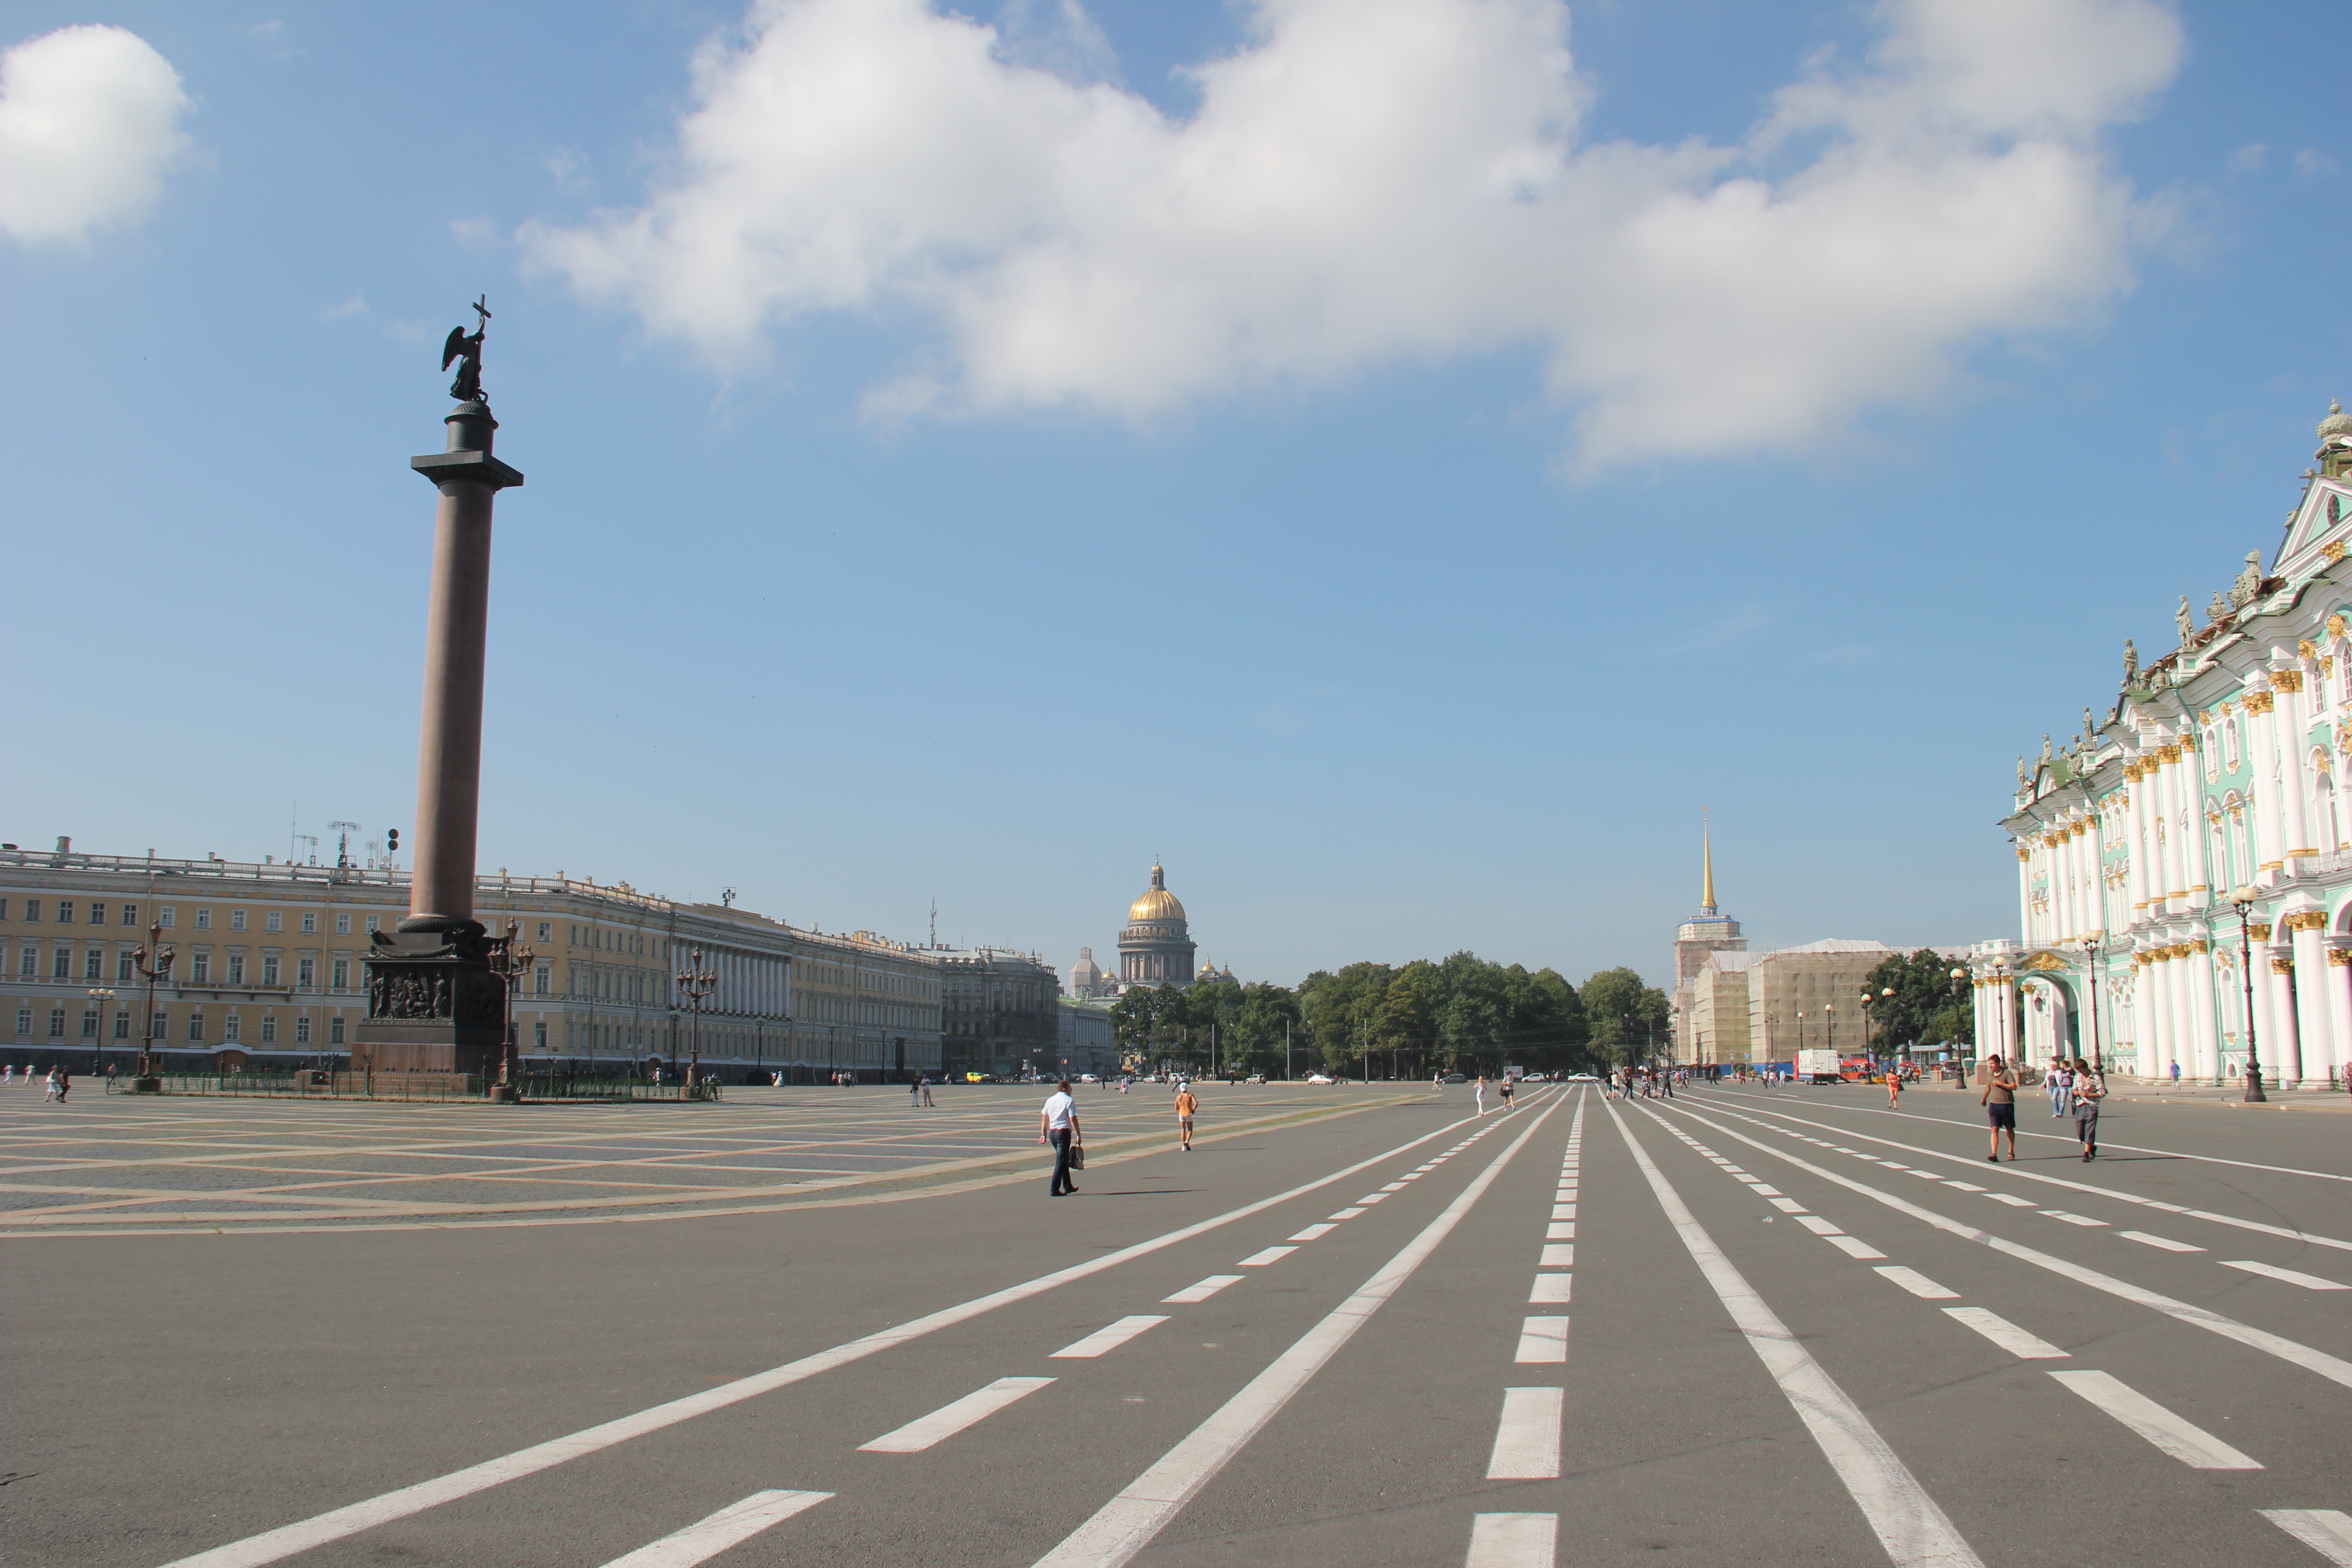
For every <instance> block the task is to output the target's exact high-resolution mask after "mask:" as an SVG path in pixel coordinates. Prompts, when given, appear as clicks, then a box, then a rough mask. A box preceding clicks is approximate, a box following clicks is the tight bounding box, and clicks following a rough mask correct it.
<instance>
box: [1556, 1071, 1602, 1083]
mask: <svg viewBox="0 0 2352 1568" xmlns="http://www.w3.org/2000/svg"><path fill="white" fill-rule="evenodd" d="M1561 1081H1563V1082H1566V1083H1599V1082H1600V1081H1601V1079H1600V1078H1599V1077H1598V1076H1597V1075H1595V1074H1592V1073H1589V1072H1572V1073H1570V1074H1569V1075H1568V1077H1567V1078H1566V1079H1563V1080H1561Z"/></svg>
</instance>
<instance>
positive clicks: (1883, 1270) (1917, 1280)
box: [1871, 1263, 1960, 1301]
mask: <svg viewBox="0 0 2352 1568" xmlns="http://www.w3.org/2000/svg"><path fill="white" fill-rule="evenodd" d="M1871 1272H1872V1273H1873V1274H1879V1275H1884V1276H1885V1278H1887V1279H1892V1280H1894V1281H1895V1283H1896V1284H1897V1285H1900V1286H1902V1287H1903V1289H1906V1290H1908V1291H1910V1292H1911V1294H1913V1295H1914V1296H1920V1297H1925V1298H1926V1299H1927V1300H1930V1301H1953V1300H1958V1299H1959V1295H1960V1293H1959V1292H1958V1290H1951V1289H1946V1288H1945V1287H1943V1286H1941V1285H1938V1284H1937V1283H1936V1282H1935V1281H1934V1280H1933V1279H1928V1278H1927V1276H1926V1275H1925V1274H1922V1273H1920V1272H1919V1271H1918V1270H1917V1269H1916V1268H1904V1267H1903V1265H1901V1264H1900V1263H1882V1264H1880V1265H1879V1266H1878V1267H1877V1268H1874V1269H1872V1270H1871Z"/></svg>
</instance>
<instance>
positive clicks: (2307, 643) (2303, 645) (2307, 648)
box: [2294, 637, 2319, 658]
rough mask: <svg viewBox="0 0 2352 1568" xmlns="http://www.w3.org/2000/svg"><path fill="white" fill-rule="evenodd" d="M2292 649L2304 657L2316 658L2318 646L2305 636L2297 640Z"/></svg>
mask: <svg viewBox="0 0 2352 1568" xmlns="http://www.w3.org/2000/svg"><path fill="white" fill-rule="evenodd" d="M2294 651H2295V652H2296V653H2298V654H2300V655H2302V656H2303V657H2304V658H2318V657H2319V646H2318V645H2317V644H2316V643H2315V642H2313V641H2312V640H2311V639H2310V638H2309V637H2305V638H2303V639H2302V640H2301V641H2299V642H2297V643H2296V644H2295V645H2294Z"/></svg>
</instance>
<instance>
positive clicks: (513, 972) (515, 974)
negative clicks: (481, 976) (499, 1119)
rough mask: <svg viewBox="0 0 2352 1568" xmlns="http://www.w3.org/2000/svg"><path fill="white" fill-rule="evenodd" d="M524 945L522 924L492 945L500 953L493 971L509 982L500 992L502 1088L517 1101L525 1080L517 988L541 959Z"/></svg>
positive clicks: (512, 926) (493, 959) (515, 924)
mask: <svg viewBox="0 0 2352 1568" xmlns="http://www.w3.org/2000/svg"><path fill="white" fill-rule="evenodd" d="M521 942H522V922H521V921H507V934H506V935H505V936H503V937H500V938H499V939H498V940H497V941H496V942H493V943H492V944H491V945H492V946H493V947H494V948H495V949H496V950H497V951H496V952H494V953H492V955H491V958H490V967H491V969H493V970H494V971H496V972H497V973H499V975H500V976H502V977H503V978H504V979H505V981H506V984H505V985H503V986H501V987H500V988H499V994H500V996H501V997H502V998H503V1000H504V1004H505V1006H506V1015H507V1016H506V1047H505V1049H504V1050H503V1051H501V1052H500V1053H499V1086H500V1087H501V1088H502V1089H507V1090H509V1093H510V1094H511V1095H512V1096H514V1097H518V1098H519V1097H520V1095H521V1093H522V1086H521V1084H520V1083H519V1082H517V1081H516V1080H517V1079H520V1078H521V1077H522V1073H521V1070H520V1069H521V1066H522V1064H521V1063H520V1061H519V1060H517V1059H516V1058H518V1057H519V1056H520V1041H518V1040H517V1039H516V1038H515V1009H514V993H515V984H516V982H518V981H520V979H521V978H522V977H523V976H524V975H526V974H529V973H530V966H531V961H532V960H533V959H534V958H536V957H537V956H538V955H537V954H536V953H535V952H532V951H531V950H530V948H527V947H524V946H522V945H520V944H521ZM501 1098H506V1097H505V1096H501Z"/></svg>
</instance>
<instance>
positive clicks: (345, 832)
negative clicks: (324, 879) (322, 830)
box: [327, 822, 360, 871]
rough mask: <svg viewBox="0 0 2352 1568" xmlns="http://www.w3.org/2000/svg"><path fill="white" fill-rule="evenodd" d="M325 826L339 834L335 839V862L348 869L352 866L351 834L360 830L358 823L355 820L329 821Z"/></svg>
mask: <svg viewBox="0 0 2352 1568" xmlns="http://www.w3.org/2000/svg"><path fill="white" fill-rule="evenodd" d="M327 826H328V828H329V830H330V831H331V832H333V833H335V834H337V835H339V837H337V838H336V839H335V864H336V865H337V866H338V867H340V868H342V869H343V870H346V871H348V870H350V869H351V868H352V834H354V833H357V832H358V831H359V830H360V825H359V824H358V823H356V822H331V823H329V824H327Z"/></svg>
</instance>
